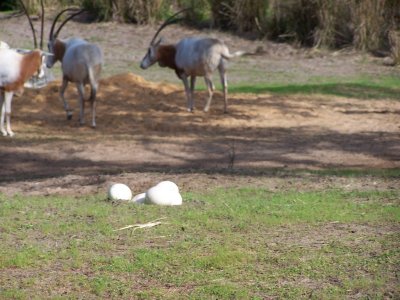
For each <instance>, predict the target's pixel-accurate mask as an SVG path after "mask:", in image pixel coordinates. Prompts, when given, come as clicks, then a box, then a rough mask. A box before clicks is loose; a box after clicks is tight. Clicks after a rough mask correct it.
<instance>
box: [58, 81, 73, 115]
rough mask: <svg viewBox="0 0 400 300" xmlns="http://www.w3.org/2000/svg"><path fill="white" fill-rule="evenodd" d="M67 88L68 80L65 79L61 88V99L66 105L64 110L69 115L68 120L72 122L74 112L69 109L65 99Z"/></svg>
mask: <svg viewBox="0 0 400 300" xmlns="http://www.w3.org/2000/svg"><path fill="white" fill-rule="evenodd" d="M67 86H68V80H66V79H65V78H64V79H63V82H62V85H61V88H60V98H61V100H62V102H63V104H64V110H65V112H66V113H67V120H71V119H72V111H71V109H70V108H69V105H68V102H67V100H65V97H64V93H65V89H66V88H67Z"/></svg>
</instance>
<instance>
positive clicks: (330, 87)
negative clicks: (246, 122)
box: [229, 83, 400, 101]
mask: <svg viewBox="0 0 400 300" xmlns="http://www.w3.org/2000/svg"><path fill="white" fill-rule="evenodd" d="M399 87H400V84H399ZM229 90H230V92H232V93H256V94H261V93H275V94H324V95H335V96H342V97H348V98H358V99H367V100H368V99H392V100H397V101H398V100H400V88H393V87H386V86H382V85H380V84H376V83H321V84H301V85H299V84H293V85H281V86H266V85H245V86H232V87H231V88H230V89H229Z"/></svg>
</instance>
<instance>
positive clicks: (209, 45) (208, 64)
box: [140, 10, 245, 113]
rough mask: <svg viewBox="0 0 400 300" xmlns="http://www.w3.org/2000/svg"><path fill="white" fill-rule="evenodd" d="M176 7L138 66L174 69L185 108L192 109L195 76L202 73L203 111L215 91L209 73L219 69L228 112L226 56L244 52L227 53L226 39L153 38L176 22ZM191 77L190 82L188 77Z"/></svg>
mask: <svg viewBox="0 0 400 300" xmlns="http://www.w3.org/2000/svg"><path fill="white" fill-rule="evenodd" d="M183 11H184V10H182V11H179V12H178V13H176V14H175V15H173V16H172V17H170V18H169V19H168V20H167V21H165V22H164V23H163V24H162V25H161V26H160V27H159V29H158V30H157V32H156V34H155V35H154V37H153V39H152V40H151V42H150V46H149V48H148V50H147V53H146V55H145V56H144V58H143V59H142V62H141V64H140V67H141V68H142V69H147V68H148V67H150V66H151V65H153V64H154V63H156V62H158V64H159V66H160V67H168V68H171V69H173V70H174V71H175V73H176V75H177V76H178V77H179V78H180V79H181V80H182V81H183V84H184V86H185V92H186V98H187V106H188V111H193V109H194V99H193V91H194V87H195V83H196V77H197V76H203V77H204V80H205V82H206V85H207V89H208V94H209V97H208V99H207V102H206V105H205V107H204V111H205V112H207V111H208V110H209V109H210V104H211V100H212V96H213V92H214V84H213V82H212V73H213V72H214V71H215V70H216V69H218V71H219V75H220V78H221V83H222V87H223V92H224V112H225V113H226V112H227V106H228V99H227V94H228V82H227V77H226V60H229V59H231V58H233V57H237V56H241V55H244V54H245V52H242V51H238V52H235V53H229V49H228V47H227V46H226V45H225V43H224V42H223V41H221V40H219V39H215V38H207V37H206V38H202V37H188V38H184V39H182V40H181V41H180V42H178V43H177V44H176V45H173V44H169V45H162V44H161V41H162V39H158V41H156V38H157V36H158V34H159V33H160V32H161V30H162V29H163V28H165V27H166V26H168V25H170V24H172V23H175V22H176V21H177V20H178V19H176V18H175V17H176V16H177V15H178V14H180V13H182V12H183ZM189 77H190V86H189V81H188V79H189Z"/></svg>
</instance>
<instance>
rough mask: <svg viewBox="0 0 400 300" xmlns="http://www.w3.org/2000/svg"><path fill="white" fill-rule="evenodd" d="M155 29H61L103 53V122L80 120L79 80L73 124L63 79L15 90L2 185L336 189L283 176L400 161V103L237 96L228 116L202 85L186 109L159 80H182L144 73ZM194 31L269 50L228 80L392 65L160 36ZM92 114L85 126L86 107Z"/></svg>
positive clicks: (74, 190)
mask: <svg viewBox="0 0 400 300" xmlns="http://www.w3.org/2000/svg"><path fill="white" fill-rule="evenodd" d="M25 22H26V20H25V18H23V17H22V18H16V19H10V20H0V28H1V29H0V33H1V36H0V39H2V40H6V41H7V42H9V44H10V45H12V46H14V45H16V44H22V47H29V45H30V44H31V37H30V33H29V31H28V30H27V28H29V27H28V24H27V23H26V24H25ZM36 26H37V25H36ZM49 27H50V24H49V20H47V21H46V28H49ZM154 31H155V26H142V27H138V26H132V25H123V24H114V23H105V24H80V23H69V24H68V26H66V28H65V29H63V35H64V36H69V35H80V36H82V37H84V38H87V39H89V40H91V41H93V42H97V43H99V44H100V45H101V46H102V47H103V49H105V56H106V66H105V71H104V78H103V79H102V81H101V83H100V89H99V93H98V110H97V115H98V118H97V125H98V127H97V129H95V130H93V129H91V128H89V126H82V127H80V126H79V125H78V121H77V114H78V105H77V93H76V91H75V88H74V87H73V85H71V86H70V87H69V88H68V89H67V93H66V98H67V99H70V104H71V106H72V108H74V109H75V113H74V118H73V120H71V121H67V120H66V116H65V113H64V111H63V109H62V104H61V102H60V100H59V98H58V90H59V86H60V82H58V81H55V82H53V83H51V84H49V85H48V86H47V87H45V88H43V89H40V90H26V92H25V94H24V95H23V96H22V97H20V98H18V97H15V99H14V102H13V113H12V125H13V130H14V131H15V132H16V137H15V138H12V139H10V138H1V139H0V164H1V166H2V168H1V170H0V192H5V193H7V194H13V193H18V192H22V193H31V194H52V193H61V194H82V193H83V194H84V193H92V192H96V191H102V190H104V188H105V186H107V185H108V184H109V183H110V182H112V181H126V182H127V183H129V184H130V185H131V186H132V187H134V189H135V190H136V189H137V190H138V191H142V189H144V188H148V187H149V186H150V185H152V184H154V182H156V181H158V180H162V179H166V178H170V179H174V180H176V181H178V183H179V184H180V186H182V187H183V189H184V190H191V189H206V188H208V187H210V186H242V185H257V186H266V187H267V188H271V189H274V188H275V187H279V188H283V187H285V188H291V187H293V186H294V187H295V188H300V187H303V188H307V187H312V188H314V187H323V188H325V187H329V186H332V185H334V184H337V185H339V186H341V187H345V188H346V186H347V185H348V182H347V181H348V180H347V179H343V178H333V179H332V178H331V179H330V180H331V182H329V180H328V181H327V180H326V179H321V178H318V176H308V177H307V176H306V177H304V176H303V177H302V178H295V177H291V178H289V179H288V178H287V176H286V175H284V176H276V174H277V173H279V170H283V171H285V170H293V169H309V170H321V169H332V168H335V169H344V168H352V169H381V168H399V167H400V135H399V129H400V118H399V114H400V103H399V102H398V101H393V100H390V99H388V100H385V99H383V100H364V99H361V98H360V99H357V98H340V97H333V96H322V95H313V96H304V95H294V96H278V95H272V94H262V95H253V94H230V96H229V114H223V100H222V95H221V93H216V95H215V96H214V100H213V103H212V105H211V110H210V112H209V113H204V112H202V110H201V109H202V108H203V107H204V101H205V99H206V97H207V95H206V92H204V91H201V92H197V93H196V96H195V97H196V108H197V110H196V111H195V112H194V113H188V112H186V110H185V95H184V93H183V88H182V86H181V84H178V85H175V84H171V83H155V82H156V81H159V80H167V81H171V82H176V83H178V80H177V79H175V77H174V75H173V72H171V71H170V70H166V69H160V68H158V67H154V69H153V70H154V71H151V72H144V71H139V70H138V68H137V65H138V62H139V61H140V59H141V57H142V55H143V54H144V53H145V49H146V47H147V43H148V41H149V40H150V39H151V36H152V34H153V33H154ZM194 34H202V35H205V34H207V35H213V36H217V37H221V38H223V39H224V40H225V42H226V43H227V44H228V45H229V46H230V49H231V50H232V51H236V50H240V49H250V50H251V49H256V48H257V47H262V49H264V52H263V53H262V54H261V56H255V57H248V58H245V59H243V60H239V61H238V62H236V63H232V69H235V68H242V69H244V70H248V71H249V72H248V74H247V73H246V74H247V75H243V72H242V73H241V75H240V76H247V77H246V78H238V77H235V72H234V71H232V72H231V73H232V74H231V75H230V78H231V81H232V82H233V83H235V82H238V80H241V81H246V80H249V81H252V82H254V81H257V80H258V81H260V80H261V81H262V80H264V81H265V80H269V79H266V78H265V76H260V74H262V73H257V72H256V73H255V71H257V70H258V72H265V74H269V75H268V76H270V77H271V78H274V77H275V78H278V79H279V78H280V77H279V73H280V72H282V70H285V72H292V73H293V80H295V81H297V82H298V80H299V78H303V77H307V76H310V74H311V75H312V76H318V74H319V75H322V76H326V75H327V74H328V73H329V74H332V75H333V76H335V75H338V74H342V73H343V72H345V73H354V74H358V73H360V72H362V73H363V74H368V73H369V72H370V73H374V74H388V73H390V72H392V71H388V70H389V69H388V68H384V67H383V66H381V65H379V64H377V63H376V62H374V61H373V60H371V59H369V60H367V61H366V62H365V61H364V62H363V63H360V60H363V59H364V57H362V56H361V55H360V54H357V53H352V52H337V53H324V52H320V51H312V50H302V49H295V48H293V47H291V46H288V45H279V44H273V43H270V42H267V41H250V40H246V39H242V38H239V37H236V36H233V35H229V34H224V33H219V32H199V31H197V30H193V29H188V28H182V27H170V28H169V29H168V30H167V31H166V32H165V36H166V38H167V40H170V41H176V40H178V39H179V38H181V37H183V36H187V35H194ZM127 36H129V39H128V38H126V37H127ZM127 70H133V71H134V72H135V74H136V75H135V74H133V73H130V72H127ZM57 72H59V67H57V68H55V75H56V78H59V74H58V73H57ZM395 72H397V71H395ZM115 74H117V75H115ZM137 74H139V75H141V76H139V75H137ZM254 74H255V75H254ZM285 74H286V73H285ZM142 75H143V76H146V78H144V77H142ZM149 79H151V81H150V80H149ZM300 81H301V80H300ZM86 118H87V121H89V109H88V108H87V110H86ZM276 170H278V172H276ZM289 182H292V183H294V184H290V183H289ZM296 184H297V186H296ZM351 184H353V186H354V187H363V186H365V187H370V188H382V187H386V188H390V187H395V186H396V185H397V186H399V185H398V181H397V180H395V179H394V180H390V181H389V182H388V181H385V180H383V179H379V180H376V179H373V178H371V179H368V178H367V179H365V178H364V179H360V180H358V179H354V180H353V183H351Z"/></svg>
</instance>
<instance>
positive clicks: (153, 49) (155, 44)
mask: <svg viewBox="0 0 400 300" xmlns="http://www.w3.org/2000/svg"><path fill="white" fill-rule="evenodd" d="M187 10H189V8H185V9H183V10H180V11H178V12H177V13H176V14H174V15H173V16H171V17H169V18H168V19H167V20H166V21H165V22H164V23H163V24H161V26H160V27H159V28H158V29H157V32H156V33H155V35H154V36H153V38H152V40H151V42H150V45H149V48H148V49H147V52H146V55H145V56H144V57H143V59H142V62H141V63H140V67H141V68H142V69H147V68H148V67H150V66H151V65H153V64H155V63H156V62H157V61H158V55H157V51H158V48H159V47H160V44H161V42H162V38H159V39H158V40H157V36H158V34H159V33H160V32H161V30H163V29H164V28H165V27H167V26H168V25H171V24H174V23H176V22H178V21H180V20H181V18H176V17H177V16H178V15H179V14H181V13H182V12H184V11H187Z"/></svg>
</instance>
